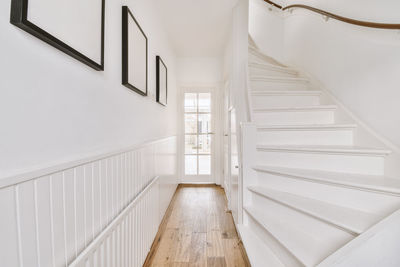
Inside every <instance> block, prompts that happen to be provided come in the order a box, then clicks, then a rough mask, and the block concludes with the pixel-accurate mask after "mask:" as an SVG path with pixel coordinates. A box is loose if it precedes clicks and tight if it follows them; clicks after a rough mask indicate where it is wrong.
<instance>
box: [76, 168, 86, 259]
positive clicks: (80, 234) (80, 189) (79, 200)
mask: <svg viewBox="0 0 400 267" xmlns="http://www.w3.org/2000/svg"><path fill="white" fill-rule="evenodd" d="M84 177H85V173H84V167H83V166H80V167H77V168H76V169H75V225H76V226H75V228H76V236H75V241H76V246H77V247H76V250H77V254H79V253H80V252H81V251H82V250H83V249H84V248H85V246H86V242H85V236H86V234H85V232H86V231H85V217H86V216H85V191H84V190H85V178H84Z"/></svg>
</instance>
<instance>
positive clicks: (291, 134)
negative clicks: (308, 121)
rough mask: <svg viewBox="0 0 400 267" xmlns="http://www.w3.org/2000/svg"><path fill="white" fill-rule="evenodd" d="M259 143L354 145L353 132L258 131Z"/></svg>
mask: <svg viewBox="0 0 400 267" xmlns="http://www.w3.org/2000/svg"><path fill="white" fill-rule="evenodd" d="M257 142H258V143H259V144H265V145H343V146H346V145H349V146H350V145H353V131H352V130H273V131H264V130H259V131H257Z"/></svg>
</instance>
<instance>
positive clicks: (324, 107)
mask: <svg viewBox="0 0 400 267" xmlns="http://www.w3.org/2000/svg"><path fill="white" fill-rule="evenodd" d="M335 109H337V106H336V105H317V106H304V107H276V108H253V111H254V112H272V111H312V110H335Z"/></svg>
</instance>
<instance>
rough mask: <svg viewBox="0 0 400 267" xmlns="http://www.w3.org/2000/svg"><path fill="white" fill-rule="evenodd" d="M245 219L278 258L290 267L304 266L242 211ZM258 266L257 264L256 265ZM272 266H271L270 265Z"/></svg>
mask: <svg viewBox="0 0 400 267" xmlns="http://www.w3.org/2000/svg"><path fill="white" fill-rule="evenodd" d="M244 217H245V221H247V224H248V226H249V227H250V228H251V229H252V231H254V233H255V234H256V235H257V236H258V237H259V238H260V239H261V240H262V241H263V242H264V243H265V244H266V245H267V246H268V247H269V248H270V249H271V250H272V251H273V252H274V253H275V255H276V256H277V257H278V258H279V260H280V261H281V262H282V263H283V264H285V266H290V267H304V265H303V264H301V263H300V262H299V261H298V260H297V259H296V258H295V257H294V256H293V255H292V254H290V252H288V251H287V249H286V248H285V247H283V246H282V245H281V244H279V243H278V242H277V241H276V239H275V238H274V237H273V236H271V234H270V233H268V231H266V230H265V229H264V228H263V227H262V226H261V225H260V224H259V223H257V222H256V221H255V220H254V219H253V218H252V217H251V216H249V215H248V214H247V212H246V211H244ZM257 267H258V266H257ZM260 267H261V266H260ZM271 267H272V266H271Z"/></svg>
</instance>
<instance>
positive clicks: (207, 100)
mask: <svg viewBox="0 0 400 267" xmlns="http://www.w3.org/2000/svg"><path fill="white" fill-rule="evenodd" d="M199 112H211V94H210V93H200V94H199Z"/></svg>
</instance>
